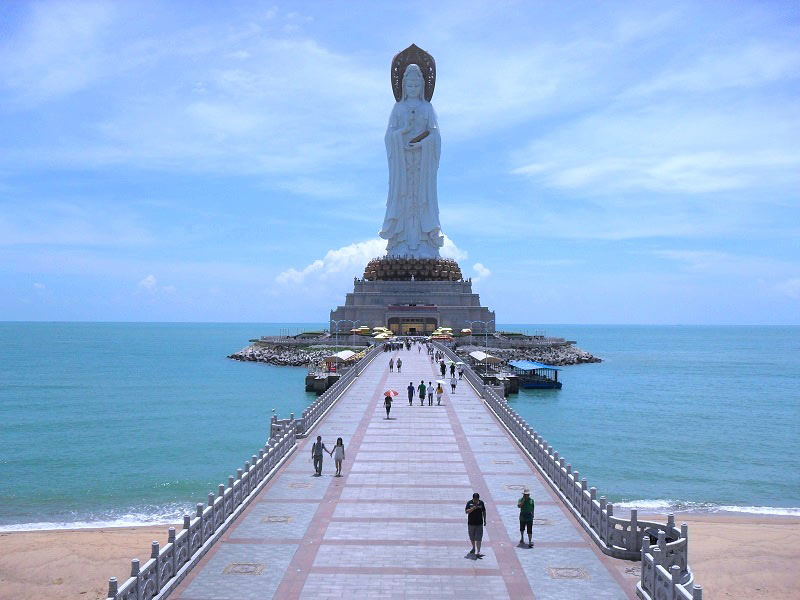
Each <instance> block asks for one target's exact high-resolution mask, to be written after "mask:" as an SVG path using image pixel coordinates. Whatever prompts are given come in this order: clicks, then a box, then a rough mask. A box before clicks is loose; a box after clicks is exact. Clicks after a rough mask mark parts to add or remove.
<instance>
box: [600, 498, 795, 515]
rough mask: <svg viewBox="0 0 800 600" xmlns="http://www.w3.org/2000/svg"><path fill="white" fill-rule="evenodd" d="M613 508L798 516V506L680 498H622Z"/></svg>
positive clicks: (646, 510)
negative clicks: (730, 502)
mask: <svg viewBox="0 0 800 600" xmlns="http://www.w3.org/2000/svg"><path fill="white" fill-rule="evenodd" d="M613 504H614V508H615V509H623V510H630V509H632V508H635V509H637V510H640V511H643V512H696V513H719V512H730V513H747V514H756V515H780V516H787V517H800V507H784V506H735V505H725V504H714V503H712V502H687V501H682V500H660V499H657V500H623V501H622V502H614V503H613Z"/></svg>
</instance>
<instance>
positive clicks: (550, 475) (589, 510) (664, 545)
mask: <svg viewBox="0 0 800 600" xmlns="http://www.w3.org/2000/svg"><path fill="white" fill-rule="evenodd" d="M434 346H435V347H436V349H437V350H439V351H441V352H443V353H444V354H445V356H447V357H448V358H449V359H450V360H452V361H459V360H461V358H460V357H459V356H458V355H457V354H456V353H455V352H454V351H453V350H452V349H451V348H450V347H448V346H446V345H444V344H441V343H438V342H434ZM464 377H466V378H467V380H468V381H469V383H470V384H471V385H472V387H473V388H474V389H475V391H476V392H477V393H478V395H479V396H480V397H481V398H483V400H484V402H485V403H486V405H487V406H488V407H489V409H490V410H491V411H492V412H493V413H494V414H495V416H496V417H497V418H498V420H499V421H500V422H501V423H502V424H503V425H504V426H505V428H506V429H507V430H508V432H509V433H510V434H511V435H512V437H513V438H514V440H515V441H516V442H517V444H518V445H519V446H520V447H521V448H522V449H523V451H524V452H525V454H526V455H527V456H528V458H529V459H530V461H531V462H532V463H533V465H534V466H535V467H536V468H537V470H538V471H539V473H540V474H541V475H542V476H543V477H544V479H545V481H547V483H548V484H549V485H550V487H551V488H552V489H553V491H554V492H555V493H556V495H557V496H558V497H559V498H560V499H561V501H562V502H563V503H564V504H565V505H566V507H567V509H568V510H569V511H570V513H571V514H572V515H573V517H574V518H575V519H576V520H577V521H578V522H579V523H580V524H581V526H582V527H583V528H584V530H586V532H587V533H588V534H589V535H590V536H591V537H592V539H593V540H594V541H595V543H596V544H597V545H598V546H599V548H600V549H601V550H602V551H603V553H605V554H608V555H609V556H613V557H615V558H623V559H628V560H639V561H641V578H640V581H639V583H638V584H637V585H636V593H637V595H638V596H639V597H640V598H642V599H643V600H655V599H658V600H702V597H703V590H702V588H701V587H700V586H699V585H697V584H695V583H694V576H693V574H692V571H691V569H690V568H689V561H688V553H689V537H688V534H689V532H688V526H687V524H686V523H683V524H682V525H681V527H680V528H677V527H676V526H675V515H673V514H670V515H668V516H667V522H666V523H657V522H655V521H640V520H639V519H638V513H637V511H636V509H633V510H631V512H630V516H629V517H628V518H627V519H624V518H621V517H617V516H614V506H613V504H611V503H609V502H607V501H606V498H605V496H600V497H599V498H598V497H597V489H596V488H594V487H588V484H587V482H586V478H585V477H584V478H581V477H580V472H579V471H577V470H574V471H573V469H572V465H571V464H569V463H567V462H566V459H565V458H564V457H563V456H559V453H558V451H556V450H553V447H552V446H549V445H548V444H547V440H545V439H543V438H542V436H541V435H539V434H538V432H536V431H534V430H533V429H532V428H531V426H530V425H528V423H527V422H526V421H525V419H524V418H522V417H521V416H520V415H519V413H517V412H516V411H515V410H514V409H513V408H511V407H510V406H509V405H508V403H507V402H506V401H505V399H504V397H503V391H502V387H499V388H496V387H494V386H491V385H486V384H484V383H483V380H482V379H481V378H480V376H479V375H478V374H477V373H475V371H473V369H472V368H471V367H470V366H469V365H464Z"/></svg>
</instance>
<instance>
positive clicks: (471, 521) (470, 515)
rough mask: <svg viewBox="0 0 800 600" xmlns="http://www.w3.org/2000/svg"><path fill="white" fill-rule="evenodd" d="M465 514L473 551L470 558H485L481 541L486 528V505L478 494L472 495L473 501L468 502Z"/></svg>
mask: <svg viewBox="0 0 800 600" xmlns="http://www.w3.org/2000/svg"><path fill="white" fill-rule="evenodd" d="M464 512H465V513H467V532H468V533H469V541H470V542H471V543H472V550H470V551H469V553H470V558H472V557H473V556H474V557H475V558H483V554H481V540H483V528H484V527H486V505H485V504H484V503H483V500H481V495H480V494H479V493H478V492H475V493H474V494H472V500H470V501H469V502H467V506H466V507H465V508H464Z"/></svg>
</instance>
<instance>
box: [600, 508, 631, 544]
mask: <svg viewBox="0 0 800 600" xmlns="http://www.w3.org/2000/svg"><path fill="white" fill-rule="evenodd" d="M613 517H614V505H613V504H611V503H610V502H609V503H608V504H607V505H606V530H605V533H604V537H603V541H604V542H605V543H606V545H608V542H609V540H610V538H611V532H612V531H613V529H614V523H613V522H612V521H611V519H612V518H613ZM625 547H626V548H627V547H628V546H627V544H626V545H625Z"/></svg>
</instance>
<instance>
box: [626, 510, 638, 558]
mask: <svg viewBox="0 0 800 600" xmlns="http://www.w3.org/2000/svg"><path fill="white" fill-rule="evenodd" d="M630 523H631V531H630V535H629V536H628V543H627V544H626V545H625V546H626V547H629V548H630V549H631V550H633V548H634V544H635V543H636V539H637V537H638V532H639V511H638V510H637V509H635V508H632V509H631V520H630Z"/></svg>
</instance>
